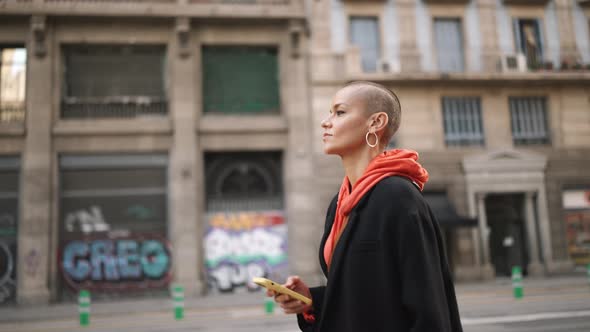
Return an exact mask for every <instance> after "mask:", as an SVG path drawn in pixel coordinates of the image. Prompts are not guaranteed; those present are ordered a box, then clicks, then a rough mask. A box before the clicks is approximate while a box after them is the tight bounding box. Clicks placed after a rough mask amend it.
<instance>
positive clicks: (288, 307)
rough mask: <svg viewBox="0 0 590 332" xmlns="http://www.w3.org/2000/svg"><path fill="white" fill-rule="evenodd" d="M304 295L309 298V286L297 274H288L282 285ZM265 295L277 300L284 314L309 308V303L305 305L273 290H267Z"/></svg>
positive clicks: (301, 311)
mask: <svg viewBox="0 0 590 332" xmlns="http://www.w3.org/2000/svg"><path fill="white" fill-rule="evenodd" d="M283 286H285V287H287V288H289V289H291V290H293V291H295V292H297V293H299V294H301V295H303V296H305V297H308V298H310V299H311V292H310V291H309V287H307V285H306V284H305V283H304V282H303V281H301V279H299V277H298V276H290V277H288V278H287V282H286V283H285V284H284V285H283ZM266 295H267V296H269V297H272V296H274V298H275V302H277V303H278V304H279V305H280V306H281V308H283V311H284V312H285V313H286V314H301V313H303V312H306V311H308V310H309V309H311V305H307V304H305V303H304V302H302V301H299V300H296V299H294V298H292V297H290V296H289V295H286V294H278V293H276V292H274V291H271V290H267V291H266Z"/></svg>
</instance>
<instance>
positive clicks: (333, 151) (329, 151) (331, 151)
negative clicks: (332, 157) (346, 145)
mask: <svg viewBox="0 0 590 332" xmlns="http://www.w3.org/2000/svg"><path fill="white" fill-rule="evenodd" d="M324 154H339V151H338V149H334V147H331V146H326V145H324Z"/></svg>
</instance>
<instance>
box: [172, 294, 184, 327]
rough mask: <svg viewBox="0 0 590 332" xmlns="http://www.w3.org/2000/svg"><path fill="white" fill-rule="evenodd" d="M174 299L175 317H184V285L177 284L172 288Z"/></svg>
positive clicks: (179, 318)
mask: <svg viewBox="0 0 590 332" xmlns="http://www.w3.org/2000/svg"><path fill="white" fill-rule="evenodd" d="M172 300H173V301H174V319H176V320H181V319H183V318H184V287H182V286H180V285H176V286H174V287H173V288H172Z"/></svg>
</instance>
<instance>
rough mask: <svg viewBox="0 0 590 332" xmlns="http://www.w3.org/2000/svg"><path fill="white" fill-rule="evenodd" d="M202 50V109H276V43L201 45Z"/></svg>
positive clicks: (266, 111) (264, 111)
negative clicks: (253, 45) (265, 44)
mask: <svg viewBox="0 0 590 332" xmlns="http://www.w3.org/2000/svg"><path fill="white" fill-rule="evenodd" d="M202 51H203V54H202V55H203V102H204V105H203V110H204V112H205V113H217V114H273V113H279V110H280V98H279V90H280V89H279V87H280V81H279V68H278V60H277V55H278V52H277V48H276V47H250V46H243V47H242V46H204V47H203V49H202Z"/></svg>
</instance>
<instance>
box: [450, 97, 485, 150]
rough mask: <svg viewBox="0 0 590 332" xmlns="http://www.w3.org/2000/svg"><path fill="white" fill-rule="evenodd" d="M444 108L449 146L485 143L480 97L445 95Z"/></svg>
mask: <svg viewBox="0 0 590 332" xmlns="http://www.w3.org/2000/svg"><path fill="white" fill-rule="evenodd" d="M442 110H443V121H444V130H445V143H446V145H447V146H468V145H480V146H482V145H484V143H485V138H484V130H483V125H482V117H481V100H480V98H479V97H443V98H442Z"/></svg>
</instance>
